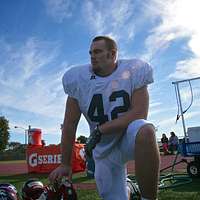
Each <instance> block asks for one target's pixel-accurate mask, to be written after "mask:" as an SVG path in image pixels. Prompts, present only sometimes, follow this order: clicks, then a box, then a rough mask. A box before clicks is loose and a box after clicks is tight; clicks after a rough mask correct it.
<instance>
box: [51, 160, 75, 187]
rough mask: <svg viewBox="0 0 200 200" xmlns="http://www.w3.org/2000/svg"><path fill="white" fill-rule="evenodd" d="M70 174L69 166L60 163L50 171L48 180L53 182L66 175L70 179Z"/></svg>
mask: <svg viewBox="0 0 200 200" xmlns="http://www.w3.org/2000/svg"><path fill="white" fill-rule="evenodd" d="M71 175H72V170H71V167H70V166H65V165H63V164H61V165H60V166H58V167H57V168H56V169H55V170H53V171H52V172H51V174H50V175H49V181H50V182H51V183H55V182H57V181H60V180H61V179H62V177H63V176H67V177H68V178H69V180H71Z"/></svg>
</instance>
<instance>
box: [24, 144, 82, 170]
mask: <svg viewBox="0 0 200 200" xmlns="http://www.w3.org/2000/svg"><path fill="white" fill-rule="evenodd" d="M83 147H84V145H83V144H76V143H75V144H74V148H73V154H72V171H73V173H76V172H81V171H85V167H86V163H85V159H84V155H83V154H84V151H83ZM26 154H27V164H28V172H29V173H31V172H36V173H49V172H51V171H52V170H54V169H55V168H56V167H58V166H59V165H60V163H61V159H62V156H61V152H60V145H49V146H36V145H29V146H28V148H27V152H26Z"/></svg>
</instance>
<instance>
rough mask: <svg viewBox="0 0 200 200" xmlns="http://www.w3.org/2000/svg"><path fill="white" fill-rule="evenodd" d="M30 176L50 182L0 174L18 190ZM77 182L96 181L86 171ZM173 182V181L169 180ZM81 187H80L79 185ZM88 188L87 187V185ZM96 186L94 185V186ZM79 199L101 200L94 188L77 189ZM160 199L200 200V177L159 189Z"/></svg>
mask: <svg viewBox="0 0 200 200" xmlns="http://www.w3.org/2000/svg"><path fill="white" fill-rule="evenodd" d="M24 162H25V161H0V164H9V163H24ZM29 178H38V179H39V180H41V181H42V182H43V183H44V185H46V184H48V174H18V175H5V174H3V175H2V176H1V175H0V183H11V184H13V185H15V187H16V188H17V190H18V192H19V193H20V192H21V187H22V185H23V183H24V182H25V181H27V180H28V179H29ZM73 183H75V184H82V185H83V184H85V185H86V184H91V183H95V181H94V179H88V178H87V177H86V174H85V173H78V174H75V175H74V176H73ZM166 183H167V184H169V185H170V184H171V181H167V182H166ZM78 188H80V187H78ZM86 188H87V187H86ZM93 188H94V187H93ZM77 194H78V200H100V198H99V196H98V193H97V191H96V190H94V189H92V190H91V189H90V190H88V189H77ZM158 197H159V198H158V199H159V200H200V179H193V180H192V182H191V183H189V184H185V185H182V186H178V187H173V188H170V189H163V190H160V191H159V196H158Z"/></svg>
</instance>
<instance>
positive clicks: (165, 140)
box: [161, 133, 169, 155]
mask: <svg viewBox="0 0 200 200" xmlns="http://www.w3.org/2000/svg"><path fill="white" fill-rule="evenodd" d="M161 142H162V148H163V152H164V155H168V154H169V150H168V138H167V136H166V134H164V133H163V134H162V138H161Z"/></svg>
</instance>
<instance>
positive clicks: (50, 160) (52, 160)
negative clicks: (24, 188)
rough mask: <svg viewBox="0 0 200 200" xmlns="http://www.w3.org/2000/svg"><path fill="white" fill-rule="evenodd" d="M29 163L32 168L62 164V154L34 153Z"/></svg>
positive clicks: (30, 156)
mask: <svg viewBox="0 0 200 200" xmlns="http://www.w3.org/2000/svg"><path fill="white" fill-rule="evenodd" d="M28 163H29V165H30V166H31V167H36V166H37V165H42V164H60V163H61V154H54V155H52V154H49V155H38V154H37V153H33V154H31V155H29V159H28Z"/></svg>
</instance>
